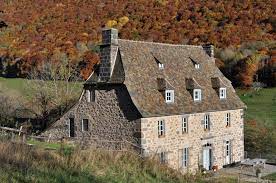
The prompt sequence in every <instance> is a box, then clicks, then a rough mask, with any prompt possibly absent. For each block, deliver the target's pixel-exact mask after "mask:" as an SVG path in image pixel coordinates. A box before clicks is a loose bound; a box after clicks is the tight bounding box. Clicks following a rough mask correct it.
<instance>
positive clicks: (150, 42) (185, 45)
mask: <svg viewBox="0 0 276 183" xmlns="http://www.w3.org/2000/svg"><path fill="white" fill-rule="evenodd" d="M118 40H121V41H129V42H137V43H147V44H160V45H166V46H183V47H198V48H202V46H199V45H187V44H171V43H160V42H153V41H136V40H130V39H118ZM202 49H203V48H202Z"/></svg>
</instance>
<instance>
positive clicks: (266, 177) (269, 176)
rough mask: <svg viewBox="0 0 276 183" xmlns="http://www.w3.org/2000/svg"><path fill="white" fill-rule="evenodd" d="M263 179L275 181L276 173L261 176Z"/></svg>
mask: <svg viewBox="0 0 276 183" xmlns="http://www.w3.org/2000/svg"><path fill="white" fill-rule="evenodd" d="M263 179H267V180H272V181H276V173H272V174H269V175H267V176H265V177H263Z"/></svg>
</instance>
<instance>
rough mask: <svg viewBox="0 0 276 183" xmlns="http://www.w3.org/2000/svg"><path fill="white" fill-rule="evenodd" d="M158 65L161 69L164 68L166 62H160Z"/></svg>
mask: <svg viewBox="0 0 276 183" xmlns="http://www.w3.org/2000/svg"><path fill="white" fill-rule="evenodd" d="M158 67H159V69H160V70H161V69H164V64H162V63H160V62H159V63H158Z"/></svg>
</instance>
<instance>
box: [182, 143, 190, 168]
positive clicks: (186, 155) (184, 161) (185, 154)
mask: <svg viewBox="0 0 276 183" xmlns="http://www.w3.org/2000/svg"><path fill="white" fill-rule="evenodd" d="M188 158H189V148H188V147H185V148H184V149H182V167H183V168H186V167H187V166H188Z"/></svg>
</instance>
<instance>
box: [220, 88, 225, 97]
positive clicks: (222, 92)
mask: <svg viewBox="0 0 276 183" xmlns="http://www.w3.org/2000/svg"><path fill="white" fill-rule="evenodd" d="M219 98H220V99H225V98H226V88H220V89H219Z"/></svg>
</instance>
